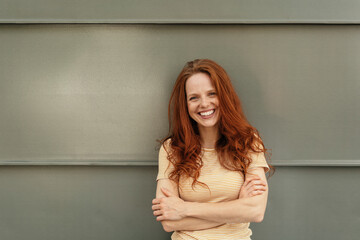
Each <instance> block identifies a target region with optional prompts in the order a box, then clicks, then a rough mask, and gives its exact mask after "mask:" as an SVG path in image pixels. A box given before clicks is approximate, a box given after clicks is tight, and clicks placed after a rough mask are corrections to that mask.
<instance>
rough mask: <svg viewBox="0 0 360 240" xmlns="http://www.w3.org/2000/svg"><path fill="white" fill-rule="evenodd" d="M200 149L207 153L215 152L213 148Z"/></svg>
mask: <svg viewBox="0 0 360 240" xmlns="http://www.w3.org/2000/svg"><path fill="white" fill-rule="evenodd" d="M201 149H202V150H204V151H207V152H214V151H216V149H215V148H204V147H202V148H201Z"/></svg>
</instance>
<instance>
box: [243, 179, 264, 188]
mask: <svg viewBox="0 0 360 240" xmlns="http://www.w3.org/2000/svg"><path fill="white" fill-rule="evenodd" d="M253 186H266V184H265V182H264V181H258V180H254V181H251V182H250V183H249V184H248V185H247V186H245V188H246V189H250V188H251V187H253Z"/></svg>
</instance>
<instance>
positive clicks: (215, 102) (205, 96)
mask: <svg viewBox="0 0 360 240" xmlns="http://www.w3.org/2000/svg"><path fill="white" fill-rule="evenodd" d="M185 90H186V100H187V105H188V112H189V115H190V117H191V118H192V119H194V121H196V122H197V123H198V127H199V129H200V128H217V123H218V121H219V99H218V97H217V94H216V91H215V88H214V86H213V84H212V82H211V80H210V77H209V76H208V75H207V74H206V73H196V74H194V75H192V76H191V77H190V78H189V79H188V80H187V81H186V85H185ZM209 110H214V112H213V113H212V114H210V115H205V116H204V115H203V116H201V115H200V113H201V112H208V111H209Z"/></svg>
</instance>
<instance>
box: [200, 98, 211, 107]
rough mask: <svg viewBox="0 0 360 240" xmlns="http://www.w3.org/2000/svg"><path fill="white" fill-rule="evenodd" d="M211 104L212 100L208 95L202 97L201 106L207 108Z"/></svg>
mask: <svg viewBox="0 0 360 240" xmlns="http://www.w3.org/2000/svg"><path fill="white" fill-rule="evenodd" d="M209 104H210V101H209V99H208V98H207V97H202V98H201V102H200V106H201V107H202V108H207V107H208V106H209Z"/></svg>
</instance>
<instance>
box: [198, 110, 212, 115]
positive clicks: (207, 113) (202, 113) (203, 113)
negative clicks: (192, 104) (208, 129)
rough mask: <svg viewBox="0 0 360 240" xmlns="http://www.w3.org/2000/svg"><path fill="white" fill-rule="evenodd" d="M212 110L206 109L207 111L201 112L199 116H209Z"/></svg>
mask: <svg viewBox="0 0 360 240" xmlns="http://www.w3.org/2000/svg"><path fill="white" fill-rule="evenodd" d="M213 112H214V110H210V111H207V112H201V113H200V115H201V116H209V115H210V114H212V113H213Z"/></svg>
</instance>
